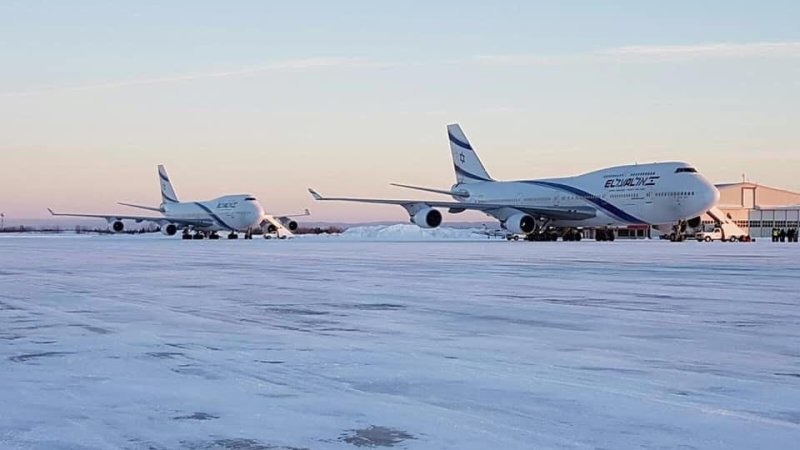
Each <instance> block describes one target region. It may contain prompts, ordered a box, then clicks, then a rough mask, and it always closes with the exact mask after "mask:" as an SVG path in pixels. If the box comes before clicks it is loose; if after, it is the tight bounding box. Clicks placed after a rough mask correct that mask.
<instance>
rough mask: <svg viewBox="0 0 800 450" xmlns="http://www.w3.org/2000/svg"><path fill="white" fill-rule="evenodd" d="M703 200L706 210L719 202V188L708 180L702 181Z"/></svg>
mask: <svg viewBox="0 0 800 450" xmlns="http://www.w3.org/2000/svg"><path fill="white" fill-rule="evenodd" d="M702 192H703V201H704V205H706V210H709V209H711V208H713V207H715V206H717V204H718V203H719V190H718V189H717V187H716V186H714V185H713V184H711V183H709V182H705V183H703V190H702Z"/></svg>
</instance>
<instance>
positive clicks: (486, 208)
mask: <svg viewBox="0 0 800 450" xmlns="http://www.w3.org/2000/svg"><path fill="white" fill-rule="evenodd" d="M308 192H310V193H311V196H313V197H314V200H321V201H326V200H334V201H344V202H360V203H378V204H384V205H399V206H402V207H403V208H405V209H406V210H407V211H409V213H412V211H414V210H415V209H419V207H420V205H427V206H430V207H432V208H448V209H449V210H450V212H451V213H458V212H463V211H466V210H472V211H483V212H486V213H491V212H492V211H502V210H509V209H513V210H517V211H520V212H523V213H525V214H528V215H530V216H533V217H537V218H539V217H541V218H548V219H554V220H583V219H588V218H591V217H595V216H596V215H597V211H596V210H595V209H594V208H592V207H559V206H548V207H539V206H521V205H517V204H514V203H478V202H474V203H468V202H441V201H436V200H434V201H429V200H392V199H380V198H351V197H323V196H322V195H320V194H319V193H318V192H317V191H315V190H313V189H309V190H308Z"/></svg>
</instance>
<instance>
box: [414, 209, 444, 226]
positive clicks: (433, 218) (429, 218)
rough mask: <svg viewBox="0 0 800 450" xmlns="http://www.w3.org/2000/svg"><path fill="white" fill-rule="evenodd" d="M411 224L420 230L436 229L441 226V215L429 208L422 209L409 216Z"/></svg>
mask: <svg viewBox="0 0 800 450" xmlns="http://www.w3.org/2000/svg"><path fill="white" fill-rule="evenodd" d="M411 222H413V223H415V224H417V226H419V227H421V228H436V227H438V226H439V225H441V224H442V213H440V212H439V210H437V209H433V208H430V207H429V208H423V209H420V210H419V211H417V213H416V214H414V215H413V216H411Z"/></svg>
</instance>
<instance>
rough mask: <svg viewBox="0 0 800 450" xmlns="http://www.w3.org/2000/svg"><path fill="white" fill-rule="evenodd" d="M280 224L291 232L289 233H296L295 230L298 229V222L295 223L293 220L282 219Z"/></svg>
mask: <svg viewBox="0 0 800 450" xmlns="http://www.w3.org/2000/svg"><path fill="white" fill-rule="evenodd" d="M280 222H281V225H283V226H284V227H286V229H287V230H289V231H294V230H296V229H297V222H295V221H294V220H292V219H281V220H280Z"/></svg>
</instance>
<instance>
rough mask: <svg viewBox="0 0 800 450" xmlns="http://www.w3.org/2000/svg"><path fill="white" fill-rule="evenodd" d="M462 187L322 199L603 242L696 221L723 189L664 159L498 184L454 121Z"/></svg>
mask: <svg viewBox="0 0 800 450" xmlns="http://www.w3.org/2000/svg"><path fill="white" fill-rule="evenodd" d="M447 135H448V139H449V141H450V151H451V153H452V157H453V168H454V169H455V174H456V184H455V185H453V186H452V187H451V188H450V189H449V190H444V189H433V188H425V187H418V186H408V185H401V184H395V186H399V187H404V188H409V189H416V190H420V191H426V192H433V193H437V194H444V195H449V196H451V197H452V198H453V199H454V200H455V201H438V200H431V201H429V200H394V199H391V200H390V199H374V198H349V197H323V196H322V195H320V194H319V193H317V192H316V191H314V190H313V189H309V192H311V194H312V195H313V197H314V198H315V199H316V200H339V201H349V202H363V203H382V204H391V205H399V206H402V207H403V208H405V210H406V211H407V212H408V214H409V216H410V219H411V222H412V223H415V224H417V225H418V226H420V227H423V228H435V227H438V226H439V225H440V224H441V223H442V213H441V212H440V211H439V210H438V209H436V208H446V209H447V210H448V211H449V212H450V213H460V212H463V211H466V210H477V211H482V212H484V213H486V214H487V215H489V216H492V217H494V218H495V219H497V220H498V221H500V225H501V226H502V227H503V228H504V229H505V230H507V231H508V232H510V233H513V234H523V235H526V236H527V237H528V239H530V240H551V239H554V238H557V237H558V236H561V237H563V238H564V239H565V240H579V239H580V238H581V236H582V234H581V232H580V228H596V229H597V233H596V238H597V239H598V240H613V239H614V232H613V229H614V228H618V227H626V226H631V225H633V226H650V225H653V226H657V227H659V228H660V229H664V227H673V226H678V227H681V226H685V224H686V223H687V222H688V223H689V224H690V225H691V226H695V223H697V224H699V223H700V216H701V215H702V214H703V213H705V212H707V211H708V210H710V209H711V208H713V207H714V206H715V205H716V204H717V202H718V201H719V191H717V189H716V187H714V185H713V184H711V183H710V182H709V181H708V180H707V179H706V178H705V177H703V176H702V175H700V174H699V173H698V172H697V170H696V169H695V168H694V167H692V166H690V165H689V164H686V163H683V162H661V163H651V164H635V165H627V166H617V167H610V168H607V169H601V170H597V171H594V172H589V173H586V174H583V175H578V176H574V177H565V178H547V179H537V180H520V181H496V180H494V179H493V178H492V177H491V176H489V173H488V172H487V171H486V169H485V168H484V166H483V163H481V161H480V159H479V158H478V155H477V153H475V150H474V149H473V147H472V145H471V144H470V143H469V141H468V140H467V137H466V136H465V135H464V133H463V131H462V130H461V127H459V126H458V125H456V124H453V125H448V127H447Z"/></svg>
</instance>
